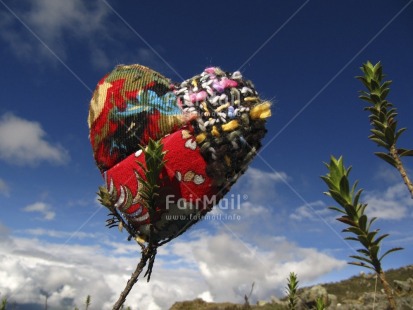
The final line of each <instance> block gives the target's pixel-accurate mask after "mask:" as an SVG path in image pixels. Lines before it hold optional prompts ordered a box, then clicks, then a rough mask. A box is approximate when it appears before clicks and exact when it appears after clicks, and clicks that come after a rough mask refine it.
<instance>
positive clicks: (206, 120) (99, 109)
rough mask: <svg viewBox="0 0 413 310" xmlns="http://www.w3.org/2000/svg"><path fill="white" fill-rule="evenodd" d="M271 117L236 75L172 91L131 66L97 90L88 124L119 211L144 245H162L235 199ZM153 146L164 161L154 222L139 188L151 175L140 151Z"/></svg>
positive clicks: (214, 75)
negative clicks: (234, 187) (147, 242)
mask: <svg viewBox="0 0 413 310" xmlns="http://www.w3.org/2000/svg"><path fill="white" fill-rule="evenodd" d="M270 116H271V111H270V103H269V102H268V101H262V100H261V99H260V98H259V96H258V93H257V92H256V90H255V88H254V86H253V84H252V83H251V82H250V81H247V80H244V79H243V77H242V75H241V73H240V72H238V71H236V72H233V73H227V72H224V71H222V70H221V69H219V68H216V67H212V68H207V69H205V70H204V72H202V73H201V74H200V75H197V76H195V77H193V78H191V79H188V80H186V81H184V82H182V83H172V82H171V81H170V80H169V79H167V78H165V77H164V76H162V75H161V74H159V73H157V72H155V71H153V70H151V69H149V68H147V67H144V66H141V65H129V66H117V67H116V68H115V69H114V70H113V71H112V72H111V73H109V74H107V75H106V76H105V77H104V78H103V79H102V80H101V81H100V82H99V83H98V86H97V88H96V90H95V92H94V94H93V98H92V101H91V104H90V110H89V118H88V124H89V129H90V141H91V144H92V148H93V153H94V158H95V161H96V164H97V166H98V168H99V170H100V171H101V173H102V174H103V176H104V178H105V183H106V186H107V189H108V191H109V193H110V194H111V195H112V197H113V201H115V207H116V208H118V210H119V212H121V214H123V215H124V217H125V219H126V220H127V221H128V223H129V224H130V225H131V226H132V227H133V228H134V229H135V230H136V231H137V232H138V233H139V235H141V237H143V238H144V239H147V238H148V237H149V235H151V238H152V240H155V241H161V240H165V239H170V238H173V237H175V236H177V235H179V234H181V233H182V232H183V231H184V230H185V229H187V228H188V227H189V226H190V225H192V224H194V223H196V222H197V221H198V220H199V219H200V218H201V217H202V215H204V214H205V213H207V212H208V211H210V210H211V209H212V207H213V206H214V205H216V204H217V203H218V202H219V200H220V199H221V198H222V197H223V196H224V195H225V194H226V193H227V192H228V191H229V189H230V188H231V186H232V185H233V184H234V183H235V182H236V181H237V179H238V178H239V176H240V175H241V174H242V173H244V172H245V170H246V169H247V167H248V165H249V163H250V162H251V160H252V158H253V157H254V156H255V155H256V153H257V151H258V149H259V148H260V147H261V140H262V138H263V137H264V135H265V133H266V129H265V122H266V119H267V118H268V117H270ZM150 139H152V140H160V142H161V143H162V145H163V150H164V152H165V157H164V159H165V161H166V163H165V166H164V168H163V170H162V171H161V173H160V175H159V182H160V184H159V186H160V189H159V193H158V194H159V195H158V196H157V197H158V198H157V200H156V202H155V212H154V213H151V214H150V212H149V211H148V208H147V207H146V206H145V203H144V201H142V199H143V198H142V196H141V190H142V186H143V185H142V181H140V180H145V173H144V169H145V167H146V166H145V152H143V150H142V149H141V147H144V148H145V147H146V146H147V144H148V142H149V140H150ZM150 215H151V216H150Z"/></svg>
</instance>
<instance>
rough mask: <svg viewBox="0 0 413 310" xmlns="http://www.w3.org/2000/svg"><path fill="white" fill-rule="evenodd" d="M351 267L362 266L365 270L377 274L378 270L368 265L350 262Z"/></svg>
mask: <svg viewBox="0 0 413 310" xmlns="http://www.w3.org/2000/svg"><path fill="white" fill-rule="evenodd" d="M349 264H350V265H355V266H360V267H364V268H368V269H371V270H373V271H374V272H376V269H374V268H373V267H371V266H369V265H366V264H365V263H362V262H349Z"/></svg>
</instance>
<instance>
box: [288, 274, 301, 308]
mask: <svg viewBox="0 0 413 310" xmlns="http://www.w3.org/2000/svg"><path fill="white" fill-rule="evenodd" d="M298 282H299V281H298V277H297V274H295V273H294V272H290V275H289V277H288V278H287V287H286V292H287V297H288V309H289V310H295V309H296V308H297V302H298V297H297V291H298Z"/></svg>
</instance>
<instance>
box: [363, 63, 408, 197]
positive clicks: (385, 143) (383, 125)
mask: <svg viewBox="0 0 413 310" xmlns="http://www.w3.org/2000/svg"><path fill="white" fill-rule="evenodd" d="M360 69H361V71H362V72H363V73H364V75H363V76H358V77H356V78H357V79H358V80H360V81H361V82H362V83H363V84H364V86H365V87H366V88H367V91H361V92H360V96H359V98H360V99H362V100H364V101H367V102H368V103H369V106H367V107H365V108H364V109H365V110H366V111H369V112H370V113H371V114H370V116H369V119H370V122H371V125H372V127H373V128H372V129H371V130H370V131H371V135H370V136H369V139H370V140H372V141H373V142H376V143H377V144H378V145H379V146H381V147H384V148H385V149H386V150H387V153H384V152H377V153H375V154H376V155H377V156H378V157H380V158H381V159H383V160H385V161H386V162H388V163H389V164H390V165H392V166H393V167H395V168H396V169H397V170H398V171H399V173H400V175H401V176H402V178H403V181H404V183H405V184H406V186H407V188H408V189H409V191H410V194H411V196H412V198H413V185H412V182H411V181H410V180H409V177H408V175H407V173H406V170H405V168H404V166H403V163H402V161H401V157H404V156H413V150H410V149H404V148H397V147H396V142H397V141H398V139H399V138H400V136H401V134H402V133H403V132H404V131H405V130H406V128H400V129H398V128H397V120H396V116H397V110H396V108H395V107H394V106H393V104H391V103H390V102H388V101H387V100H386V98H387V95H388V94H389V92H390V88H389V86H390V84H391V83H392V81H384V82H382V81H383V78H384V74H383V68H382V65H381V63H380V62H378V63H377V64H375V65H373V64H372V63H371V62H369V61H368V62H367V63H365V64H363V66H362V67H361V68H360Z"/></svg>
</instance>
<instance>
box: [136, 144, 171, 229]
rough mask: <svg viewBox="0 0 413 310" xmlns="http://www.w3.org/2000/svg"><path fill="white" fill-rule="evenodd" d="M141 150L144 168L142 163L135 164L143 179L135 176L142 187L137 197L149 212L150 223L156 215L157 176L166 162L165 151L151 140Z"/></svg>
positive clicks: (158, 186)
mask: <svg viewBox="0 0 413 310" xmlns="http://www.w3.org/2000/svg"><path fill="white" fill-rule="evenodd" d="M141 149H142V151H143V152H144V154H145V164H146V167H145V166H144V165H143V164H142V163H140V162H137V164H138V165H139V166H140V167H141V169H142V171H143V174H144V177H142V176H141V175H139V174H137V176H138V181H139V183H141V184H142V185H143V186H142V188H141V190H140V191H139V195H140V196H141V197H142V203H143V204H144V207H145V208H146V209H147V210H148V212H149V217H150V219H151V223H152V219H154V217H155V213H156V209H155V203H156V199H157V197H158V196H159V188H160V185H159V175H160V174H161V171H162V169H163V168H164V167H165V163H166V161H165V159H164V157H165V154H166V151H163V144H162V142H161V141H160V140H159V141H154V140H152V139H150V140H149V143H148V146H147V147H146V148H144V147H142V146H141Z"/></svg>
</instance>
